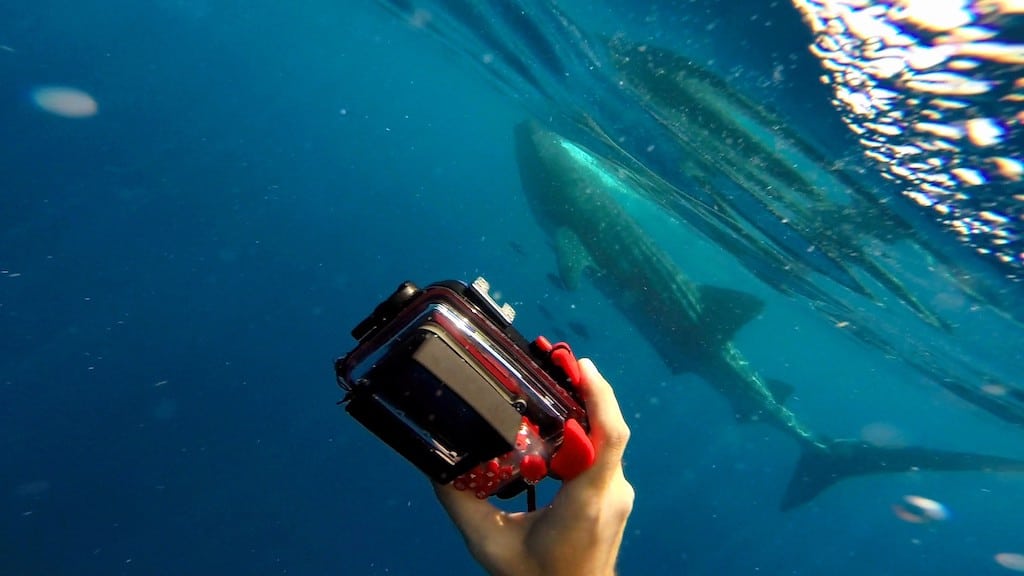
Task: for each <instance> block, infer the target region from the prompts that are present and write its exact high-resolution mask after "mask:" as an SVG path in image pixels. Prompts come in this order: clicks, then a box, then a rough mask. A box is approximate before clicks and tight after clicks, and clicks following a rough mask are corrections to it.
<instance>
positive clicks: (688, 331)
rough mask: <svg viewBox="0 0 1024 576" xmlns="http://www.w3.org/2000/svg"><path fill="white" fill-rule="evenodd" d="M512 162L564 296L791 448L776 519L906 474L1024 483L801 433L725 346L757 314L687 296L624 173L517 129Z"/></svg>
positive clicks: (736, 299)
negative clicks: (605, 305) (843, 489)
mask: <svg viewBox="0 0 1024 576" xmlns="http://www.w3.org/2000/svg"><path fill="white" fill-rule="evenodd" d="M515 148H516V157H517V160H518V163H519V170H520V177H521V180H522V185H523V189H524V192H525V195H526V198H527V200H528V202H529V204H530V208H531V209H532V211H533V213H534V214H535V216H536V218H537V219H538V221H539V223H540V224H541V226H542V227H543V228H544V229H545V230H546V231H547V232H548V233H549V234H550V235H551V237H552V240H553V242H554V244H555V251H556V256H557V260H558V268H559V275H560V277H561V280H562V283H563V284H564V285H565V287H566V288H568V289H570V290H572V289H575V288H576V287H577V286H578V285H579V283H580V281H581V278H582V277H583V275H584V273H585V272H587V273H589V274H588V276H589V277H590V278H591V279H592V280H593V282H594V284H595V286H596V287H597V288H598V289H599V290H600V291H601V292H602V293H603V294H604V295H605V296H606V297H607V298H608V299H609V300H610V301H611V302H613V303H614V304H615V306H616V307H618V308H619V309H620V310H621V311H622V312H623V314H624V315H625V316H626V317H627V318H629V319H630V321H631V322H632V323H633V324H634V325H635V326H636V327H637V329H638V330H639V331H640V332H641V333H642V334H643V335H644V337H645V338H646V339H647V340H648V341H649V342H650V343H651V344H652V345H653V347H654V348H655V349H656V350H657V352H658V354H659V356H660V357H661V358H662V359H663V361H664V362H665V363H666V364H667V365H668V366H669V368H670V369H671V370H672V371H673V372H675V373H681V372H693V373H696V374H697V375H699V376H701V377H702V378H703V379H704V380H705V381H706V382H707V383H708V384H710V385H711V386H713V387H714V388H715V390H717V391H718V392H719V393H720V394H722V395H723V396H724V397H725V398H726V399H727V400H728V402H729V404H730V406H731V407H732V410H733V413H734V414H735V416H736V418H737V420H739V421H744V422H748V421H758V422H763V423H765V424H768V425H771V426H773V427H775V428H777V429H779V430H781V431H783V432H784V433H786V434H787V435H789V436H790V437H792V438H793V439H794V440H796V441H797V443H798V444H799V445H800V447H801V449H802V455H801V457H800V460H799V463H798V464H797V468H796V470H795V472H794V473H793V476H792V477H791V479H790V481H789V485H788V487H787V489H786V493H785V495H784V497H783V499H782V502H781V508H782V509H783V510H787V509H790V508H794V507H796V506H799V505H801V504H804V503H806V502H809V501H810V500H812V499H813V498H815V497H816V496H817V495H818V494H820V493H821V492H822V491H823V490H825V489H826V488H828V487H829V486H831V485H832V484H835V483H836V482H839V481H841V480H844V479H846V478H850V477H853V476H861V475H867V474H878V473H884V472H887V473H894V472H907V471H916V470H949V471H953V470H967V471H994V472H995V471H998V472H1006V471H1013V472H1024V461H1020V460H1014V459H1010V458H1002V457H998V456H987V455H981V454H972V453H965V452H953V451H945V450H933V449H929V448H917V447H888V446H876V445H872V444H869V443H867V442H863V441H860V440H835V439H830V438H827V437H825V436H823V435H820V434H818V433H816V432H814V431H812V430H810V429H809V428H807V427H806V426H805V425H804V424H803V423H801V422H800V420H799V419H798V418H797V417H796V415H795V414H793V412H791V411H790V410H789V409H788V408H787V407H786V406H785V404H784V401H785V396H786V394H787V390H786V388H787V387H785V386H782V385H774V386H773V385H772V383H770V382H769V381H767V380H765V379H764V378H762V377H761V376H760V375H759V374H758V373H757V372H756V371H755V370H754V369H753V368H752V367H751V366H750V365H749V363H748V362H747V361H746V359H745V358H744V357H743V355H742V353H741V352H740V351H739V349H737V347H736V346H735V345H734V344H733V343H732V339H733V335H734V334H735V333H736V331H737V330H738V329H739V328H741V327H742V326H743V325H745V324H746V323H747V322H749V321H750V320H752V319H753V318H755V317H756V316H757V315H758V314H760V312H761V309H762V306H763V303H762V302H761V301H760V300H759V299H758V298H756V297H755V296H752V295H750V294H747V293H744V292H740V291H737V290H732V289H728V288H718V287H714V286H705V285H698V284H696V283H694V282H692V281H691V280H690V279H688V278H687V276H686V275H685V274H684V273H683V272H682V270H681V269H680V268H679V267H678V266H677V265H676V264H675V262H674V261H673V260H672V259H671V257H669V255H668V254H666V253H665V252H664V251H663V250H662V249H661V248H660V247H659V246H658V245H656V244H655V243H654V242H653V241H652V240H651V239H650V238H649V237H648V235H647V234H646V233H645V232H644V230H643V229H642V228H641V226H640V225H639V224H638V223H637V222H636V221H635V220H634V219H633V218H632V217H631V216H630V215H629V214H628V213H627V212H626V210H625V209H624V208H623V206H622V205H621V204H620V203H619V202H618V200H617V199H616V192H617V191H621V190H622V189H626V188H628V187H629V186H630V184H631V183H630V181H629V179H628V171H625V170H624V169H623V168H622V167H620V166H617V165H615V164H612V163H610V162H608V161H607V160H604V159H603V158H600V157H599V156H597V155H595V154H592V153H590V152H589V151H588V150H586V149H585V148H583V147H582V146H580V145H578V144H575V143H573V142H570V141H569V140H567V139H565V138H562V137H561V136H559V135H558V134H555V133H554V132H551V131H549V130H546V129H544V128H543V127H542V126H541V125H540V124H539V123H537V122H535V121H532V120H531V121H526V122H523V123H521V124H519V125H517V126H516V129H515Z"/></svg>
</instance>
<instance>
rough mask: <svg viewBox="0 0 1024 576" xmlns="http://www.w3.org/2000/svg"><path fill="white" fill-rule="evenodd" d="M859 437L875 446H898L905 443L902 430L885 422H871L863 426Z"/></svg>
mask: <svg viewBox="0 0 1024 576" xmlns="http://www.w3.org/2000/svg"><path fill="white" fill-rule="evenodd" d="M860 437H861V439H862V440H864V441H865V442H868V443H870V444H874V445H875V446H886V447H900V446H906V445H907V441H906V438H904V437H903V432H902V431H901V430H900V429H899V428H897V427H895V426H893V425H892V424H887V423H885V422H872V423H871V424H868V425H866V426H864V427H863V428H862V429H861V431H860Z"/></svg>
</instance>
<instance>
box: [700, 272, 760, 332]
mask: <svg viewBox="0 0 1024 576" xmlns="http://www.w3.org/2000/svg"><path fill="white" fill-rule="evenodd" d="M697 289H698V290H699V291H700V300H701V306H702V312H701V315H702V316H703V318H702V322H701V325H702V326H707V327H708V328H709V329H710V330H712V331H713V332H714V335H715V337H716V339H717V340H718V341H719V342H728V341H730V340H732V337H733V336H734V335H735V334H736V331H737V330H739V329H740V328H742V327H743V326H744V325H745V324H746V323H747V322H750V321H751V320H753V319H754V318H756V317H757V316H758V315H759V314H760V313H761V310H762V309H763V308H764V301H763V300H761V299H760V298H758V297H757V296H754V295H753V294H748V293H747V292H741V291H739V290H732V289H730V288H719V287H718V286H709V285H706V284H704V285H701V286H698V287H697Z"/></svg>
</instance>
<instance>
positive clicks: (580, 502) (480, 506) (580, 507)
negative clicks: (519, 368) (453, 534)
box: [434, 359, 634, 576]
mask: <svg viewBox="0 0 1024 576" xmlns="http://www.w3.org/2000/svg"><path fill="white" fill-rule="evenodd" d="M579 366H580V372H581V379H580V380H581V382H580V388H581V393H582V395H583V401H584V403H585V404H586V408H587V418H588V420H589V422H590V439H591V441H592V442H593V444H594V449H595V450H596V453H597V454H596V456H597V457H596V459H595V461H594V465H593V466H591V467H590V468H589V469H588V470H586V471H585V472H583V473H582V474H580V475H579V476H577V477H576V478H574V479H573V480H571V481H568V482H565V483H564V484H563V485H562V488H561V489H560V490H559V491H558V494H557V495H556V496H555V498H554V500H553V501H552V502H551V505H550V506H548V507H546V508H543V509H540V510H537V511H536V512H529V513H524V512H516V513H509V512H503V511H502V510H499V509H498V508H497V507H495V506H494V505H493V504H491V503H490V502H488V501H487V500H480V499H478V498H477V497H476V496H474V495H473V494H472V493H471V492H462V491H459V490H456V489H455V488H453V487H452V486H451V485H450V484H449V485H445V486H440V485H435V486H434V489H435V491H436V492H437V497H438V499H439V500H440V501H441V504H442V505H443V506H444V508H445V510H446V511H447V512H448V515H449V516H451V518H452V520H453V521H454V522H455V525H456V526H457V527H458V528H459V530H460V531H461V532H462V536H463V537H464V538H465V539H466V544H467V546H468V547H469V551H470V553H471V554H472V555H473V557H474V558H476V560H477V561H478V562H479V563H480V564H481V565H482V566H483V567H484V569H486V570H487V571H488V572H489V573H490V574H492V575H493V576H541V575H543V576H611V575H613V574H614V573H615V561H616V559H617V558H618V555H619V547H620V546H621V545H622V535H623V532H624V531H625V529H626V520H627V518H628V517H629V514H630V512H631V511H632V510H633V497H634V493H633V487H632V486H631V485H630V484H629V482H628V481H626V477H625V476H624V475H623V473H622V454H623V452H624V451H625V449H626V443H627V442H628V441H629V428H628V427H627V426H626V422H625V420H624V419H623V418H622V412H621V411H620V410H619V405H618V402H617V401H616V400H615V393H614V392H613V391H612V387H611V385H610V384H608V381H607V380H605V379H604V377H603V376H601V374H600V373H599V372H598V371H597V368H596V367H595V366H594V363H593V362H591V361H590V360H588V359H583V360H580V361H579Z"/></svg>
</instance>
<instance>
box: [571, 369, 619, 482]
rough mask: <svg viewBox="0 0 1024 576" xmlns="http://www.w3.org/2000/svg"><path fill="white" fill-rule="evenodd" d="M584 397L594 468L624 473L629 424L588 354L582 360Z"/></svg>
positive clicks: (611, 473)
mask: <svg viewBox="0 0 1024 576" xmlns="http://www.w3.org/2000/svg"><path fill="white" fill-rule="evenodd" d="M579 366H580V372H581V376H582V382H581V383H582V386H581V388H582V392H583V401H584V402H585V403H586V405H587V419H588V420H589V421H590V437H591V439H592V440H593V442H594V448H595V449H596V450H597V459H596V461H595V462H594V468H593V469H594V470H595V471H596V472H598V473H600V474H601V475H602V476H603V477H605V478H612V477H613V476H614V474H621V470H622V468H621V466H622V454H623V452H625V450H626V444H627V443H628V442H629V427H628V426H626V420H625V419H624V418H623V417H622V411H621V410H620V409H619V403H618V401H617V400H616V399H615V392H614V391H613V390H612V386H611V384H609V383H608V381H607V380H605V379H604V377H603V376H601V373H600V372H598V371H597V367H595V366H594V363H593V362H592V361H590V359H588V358H584V359H582V360H580V361H579Z"/></svg>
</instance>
